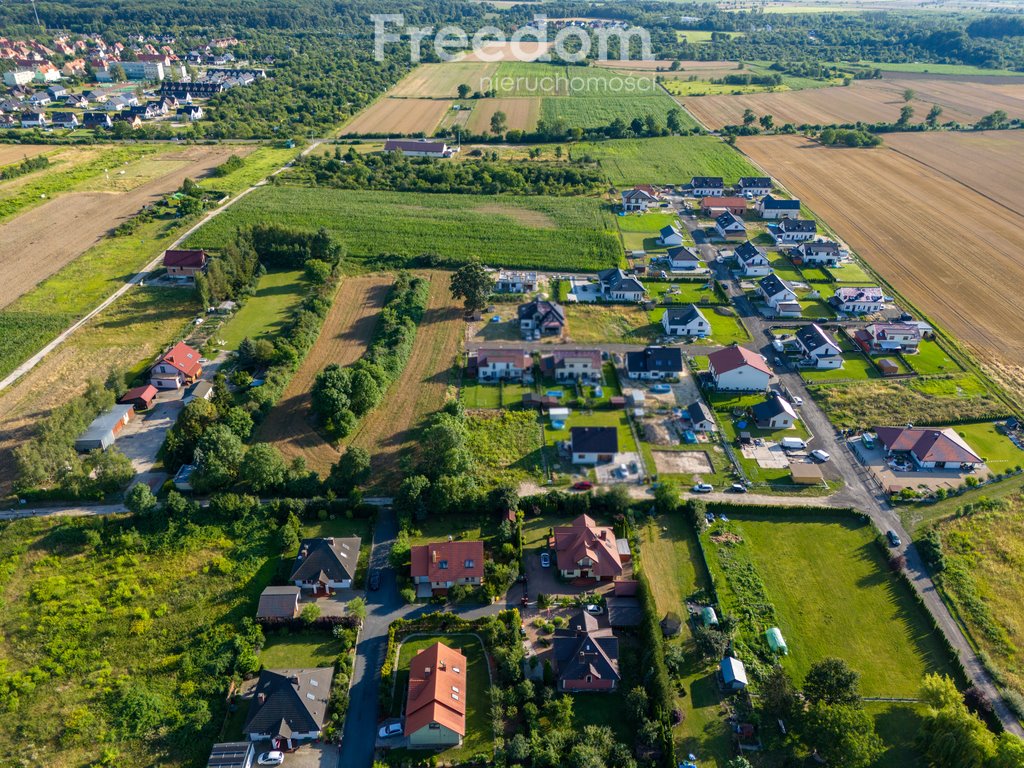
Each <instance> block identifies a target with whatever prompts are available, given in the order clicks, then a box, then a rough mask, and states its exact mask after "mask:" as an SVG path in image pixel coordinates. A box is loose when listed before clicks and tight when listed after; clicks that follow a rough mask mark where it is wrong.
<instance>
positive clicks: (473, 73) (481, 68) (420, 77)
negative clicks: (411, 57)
mask: <svg viewBox="0 0 1024 768" xmlns="http://www.w3.org/2000/svg"><path fill="white" fill-rule="evenodd" d="M497 69H498V64H497V63H496V62H495V63H487V62H482V61H480V62H445V63H441V64H420V65H419V66H418V67H416V69H414V70H413V71H412V72H410V73H409V74H408V75H406V76H405V77H404V78H402V80H401V81H399V82H398V83H397V84H396V85H395V87H394V88H392V89H391V90H390V91H389V92H388V95H389V96H400V97H416V98H432V99H437V98H443V99H454V98H456V97H457V96H458V95H459V86H460V85H462V84H465V85H468V86H469V87H470V89H471V90H472V91H480V90H484V89H485V88H486V87H487V83H486V78H489V77H492V76H493V75H494V73H495V71H496V70H497Z"/></svg>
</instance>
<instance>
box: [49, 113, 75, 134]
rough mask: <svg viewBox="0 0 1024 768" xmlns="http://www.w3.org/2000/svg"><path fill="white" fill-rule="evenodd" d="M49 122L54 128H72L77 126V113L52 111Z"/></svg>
mask: <svg viewBox="0 0 1024 768" xmlns="http://www.w3.org/2000/svg"><path fill="white" fill-rule="evenodd" d="M50 122H51V123H52V124H53V127H54V128H67V129H69V130H74V129H75V128H77V127H78V115H76V114H75V113H74V112H54V113H53V116H52V117H51V118H50Z"/></svg>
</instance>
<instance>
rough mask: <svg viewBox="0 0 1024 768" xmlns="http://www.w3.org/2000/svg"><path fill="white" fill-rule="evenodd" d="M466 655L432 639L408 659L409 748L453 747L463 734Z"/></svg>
mask: <svg viewBox="0 0 1024 768" xmlns="http://www.w3.org/2000/svg"><path fill="white" fill-rule="evenodd" d="M467 666H468V665H467V660H466V657H465V656H463V655H462V653H460V652H459V651H458V650H456V649H454V648H449V647H448V646H447V645H445V644H444V643H435V644H434V645H432V646H430V647H429V648H425V649H424V650H422V651H420V652H419V653H417V654H416V655H415V656H413V657H412V659H411V660H410V661H409V690H408V692H407V695H406V699H405V731H404V732H405V737H406V739H407V740H408V743H409V746H410V747H412V748H438V747H453V746H457V745H459V744H461V743H462V737H463V736H465V735H466V700H467V698H468V696H467V694H468V691H469V685H468V683H467V682H466V677H467V674H468V670H467Z"/></svg>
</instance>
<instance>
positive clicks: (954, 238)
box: [738, 136, 1024, 391]
mask: <svg viewBox="0 0 1024 768" xmlns="http://www.w3.org/2000/svg"><path fill="white" fill-rule="evenodd" d="M738 143H739V146H740V148H741V149H742V151H743V152H745V153H746V154H748V155H749V156H750V157H751V158H752V159H753V160H754V161H755V162H757V163H759V164H760V165H761V167H762V168H764V169H765V171H766V172H768V173H770V174H771V175H772V176H773V177H775V178H777V179H779V181H781V182H782V183H783V184H784V185H785V186H786V187H787V188H788V189H789V190H790V191H791V192H792V193H794V194H795V195H797V196H799V197H800V198H802V199H803V201H804V202H805V203H807V205H808V206H809V207H810V208H811V209H812V210H813V211H814V212H815V214H816V215H818V216H820V217H822V218H823V219H824V220H825V221H826V222H827V223H828V224H829V226H830V227H832V228H833V229H834V230H835V231H836V233H837V234H838V235H839V236H840V237H842V238H843V239H845V240H846V241H847V242H848V243H849V244H850V245H851V246H852V247H853V248H854V249H855V250H856V251H857V252H858V253H859V254H860V255H861V257H863V258H864V259H865V260H866V261H867V262H868V263H869V264H870V265H871V266H872V267H874V268H875V269H876V270H877V271H878V272H879V273H880V274H881V275H882V276H883V277H885V278H886V279H887V280H888V281H889V282H890V283H891V284H892V285H893V287H895V288H896V289H897V290H898V291H899V292H900V293H902V294H903V295H904V296H906V297H907V298H908V299H909V300H910V301H911V302H913V303H914V304H915V305H916V306H918V307H920V308H921V309H922V310H923V311H924V312H926V313H927V314H928V315H930V316H931V317H932V318H934V319H935V320H936V321H937V322H938V323H939V324H940V325H941V326H943V327H945V328H946V329H947V330H949V331H950V332H951V333H953V334H954V335H955V336H957V337H958V338H959V339H961V340H962V341H963V342H965V343H966V344H967V345H969V346H970V347H972V348H973V349H974V350H975V351H976V352H977V353H978V354H979V356H980V357H981V358H982V359H983V361H985V362H987V363H988V364H989V365H990V367H991V368H993V369H998V371H999V372H1000V374H1001V375H1002V377H1003V379H1004V380H1005V381H1007V382H1008V383H1010V384H1011V385H1012V386H1016V387H1021V385H1022V384H1024V375H1022V372H1024V294H1022V292H1021V290H1020V286H1021V285H1024V262H1022V261H1021V259H1020V254H1021V252H1022V251H1024V216H1022V215H1020V214H1017V213H1014V212H1012V211H1009V210H1007V209H1006V208H1005V207H1003V206H1002V205H999V204H997V203H994V202H993V201H992V200H991V199H989V198H987V197H984V196H983V195H982V194H979V193H978V192H976V191H974V190H972V189H969V188H968V187H966V186H964V185H963V184H961V183H959V182H958V181H956V180H954V179H953V178H951V177H950V176H948V175H943V174H941V173H939V172H937V171H935V170H933V169H931V168H929V167H927V166H925V165H922V164H921V163H919V162H917V161H916V160H913V159H911V158H910V157H907V156H906V155H903V154H900V153H899V152H897V151H894V150H892V149H887V148H885V147H884V146H883V147H881V148H878V149H835V148H828V147H822V146H820V145H818V144H815V143H813V142H811V141H809V140H807V139H805V138H803V137H799V136H770V137H750V138H744V139H740V141H739V142H738ZM950 162H952V159H951V160H950ZM963 162H965V163H967V164H969V162H970V161H969V159H968V160H964V161H963ZM999 183H1000V184H1002V183H1004V182H1002V181H1000V182H999ZM1020 391H1024V389H1022V390H1020Z"/></svg>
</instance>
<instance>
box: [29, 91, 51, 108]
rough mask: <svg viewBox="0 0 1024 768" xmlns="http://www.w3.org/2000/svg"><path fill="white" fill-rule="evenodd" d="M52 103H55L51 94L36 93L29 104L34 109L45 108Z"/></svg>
mask: <svg viewBox="0 0 1024 768" xmlns="http://www.w3.org/2000/svg"><path fill="white" fill-rule="evenodd" d="M51 101H53V99H51V98H50V94H48V93H47V92H46V91H36V92H35V93H33V94H32V95H31V96H29V97H28V103H29V105H30V106H33V107H45V106H46V105H47V104H49V103H50V102H51Z"/></svg>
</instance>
